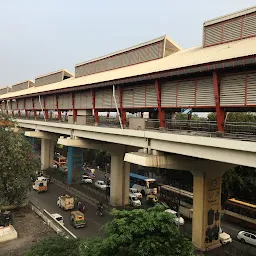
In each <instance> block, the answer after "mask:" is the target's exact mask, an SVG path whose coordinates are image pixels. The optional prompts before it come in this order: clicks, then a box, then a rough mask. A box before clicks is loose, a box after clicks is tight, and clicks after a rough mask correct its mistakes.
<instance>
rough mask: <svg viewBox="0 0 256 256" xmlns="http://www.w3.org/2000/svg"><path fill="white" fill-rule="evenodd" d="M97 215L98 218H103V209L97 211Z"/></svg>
mask: <svg viewBox="0 0 256 256" xmlns="http://www.w3.org/2000/svg"><path fill="white" fill-rule="evenodd" d="M96 215H98V216H103V209H102V208H100V209H97V210H96Z"/></svg>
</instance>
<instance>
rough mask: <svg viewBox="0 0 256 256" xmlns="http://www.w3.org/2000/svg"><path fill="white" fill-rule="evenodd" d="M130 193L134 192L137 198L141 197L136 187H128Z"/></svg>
mask: <svg viewBox="0 0 256 256" xmlns="http://www.w3.org/2000/svg"><path fill="white" fill-rule="evenodd" d="M129 192H130V194H134V195H135V196H136V197H137V198H142V194H141V193H140V192H139V191H138V189H136V188H129Z"/></svg>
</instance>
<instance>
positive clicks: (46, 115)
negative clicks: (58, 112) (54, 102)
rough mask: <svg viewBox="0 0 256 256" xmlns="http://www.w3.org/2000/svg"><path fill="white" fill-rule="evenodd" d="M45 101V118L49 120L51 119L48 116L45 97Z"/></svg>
mask: <svg viewBox="0 0 256 256" xmlns="http://www.w3.org/2000/svg"><path fill="white" fill-rule="evenodd" d="M43 101H44V116H45V119H46V120H48V119H49V115H48V110H47V109H46V100H45V97H43Z"/></svg>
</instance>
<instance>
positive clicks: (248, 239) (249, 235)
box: [237, 231, 256, 246]
mask: <svg viewBox="0 0 256 256" xmlns="http://www.w3.org/2000/svg"><path fill="white" fill-rule="evenodd" d="M237 239H238V240H240V241H241V242H242V243H247V244H251V245H254V246H256V233H255V232H252V231H240V232H239V233H238V234H237Z"/></svg>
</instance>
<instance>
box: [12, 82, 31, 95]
mask: <svg viewBox="0 0 256 256" xmlns="http://www.w3.org/2000/svg"><path fill="white" fill-rule="evenodd" d="M28 88H29V81H26V82H23V83H20V84H15V85H13V86H12V92H16V91H20V90H24V89H28Z"/></svg>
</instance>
